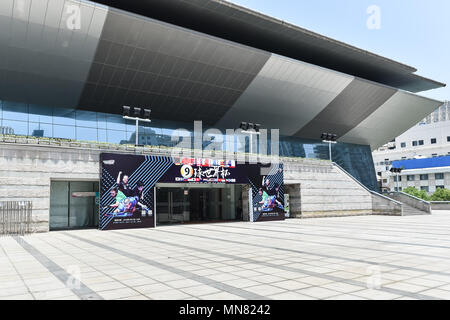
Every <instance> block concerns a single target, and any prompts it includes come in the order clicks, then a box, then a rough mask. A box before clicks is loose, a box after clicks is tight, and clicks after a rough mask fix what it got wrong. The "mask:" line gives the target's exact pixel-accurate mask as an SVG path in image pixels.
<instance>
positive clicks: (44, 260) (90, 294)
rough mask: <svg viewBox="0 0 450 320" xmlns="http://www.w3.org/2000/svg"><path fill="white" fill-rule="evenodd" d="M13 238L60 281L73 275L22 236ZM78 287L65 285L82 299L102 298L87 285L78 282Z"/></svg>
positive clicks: (65, 281)
mask: <svg viewBox="0 0 450 320" xmlns="http://www.w3.org/2000/svg"><path fill="white" fill-rule="evenodd" d="M13 238H14V240H16V242H17V243H18V244H19V245H20V246H21V247H22V248H24V249H25V250H26V251H27V252H28V253H29V254H31V255H32V256H33V257H34V258H35V259H36V260H37V261H38V262H39V263H40V264H41V265H43V266H44V267H45V268H46V269H47V270H48V271H49V272H50V273H52V274H53V275H54V276H55V277H56V278H58V279H59V280H60V281H61V282H62V283H64V284H66V286H67V280H68V279H69V278H71V277H73V276H72V275H71V274H69V273H68V272H67V271H66V270H64V268H62V267H60V266H59V265H57V264H56V263H55V262H53V261H52V260H50V259H49V258H48V257H47V256H46V255H44V254H43V253H41V252H40V251H39V250H37V249H36V248H35V247H33V246H32V245H31V244H29V243H28V242H26V241H25V239H24V238H23V237H19V238H17V237H13ZM78 287H79V288H77V286H73V287H72V286H67V288H69V289H70V290H71V291H72V292H73V293H74V294H75V295H77V296H78V297H79V298H80V299H82V300H103V298H102V297H100V296H99V295H98V294H97V293H95V292H94V291H93V290H91V289H90V288H89V287H88V286H86V285H85V284H83V283H82V282H81V281H80V282H79V286H78Z"/></svg>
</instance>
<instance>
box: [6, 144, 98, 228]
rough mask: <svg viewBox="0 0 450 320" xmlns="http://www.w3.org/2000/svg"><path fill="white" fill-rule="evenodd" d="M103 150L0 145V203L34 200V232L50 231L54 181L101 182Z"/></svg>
mask: <svg viewBox="0 0 450 320" xmlns="http://www.w3.org/2000/svg"><path fill="white" fill-rule="evenodd" d="M99 154H100V151H95V150H82V149H70V148H61V147H58V148H55V147H51V146H48V147H42V146H21V145H17V144H0V201H26V200H28V201H32V202H33V220H34V221H35V230H36V231H38V232H43V231H48V228H49V210H50V181H51V180H58V179H59V180H80V181H82V180H86V181H88V180H99Z"/></svg>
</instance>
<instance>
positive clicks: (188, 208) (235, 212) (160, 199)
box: [156, 183, 242, 225]
mask: <svg viewBox="0 0 450 320" xmlns="http://www.w3.org/2000/svg"><path fill="white" fill-rule="evenodd" d="M218 221H242V185H226V184H198V185H195V184H189V185H187V184H163V183H162V184H157V186H156V223H157V225H163V224H174V223H202V222H218Z"/></svg>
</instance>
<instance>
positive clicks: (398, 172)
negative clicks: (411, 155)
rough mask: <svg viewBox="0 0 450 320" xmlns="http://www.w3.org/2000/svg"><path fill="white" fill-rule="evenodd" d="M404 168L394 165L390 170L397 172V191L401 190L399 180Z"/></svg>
mask: <svg viewBox="0 0 450 320" xmlns="http://www.w3.org/2000/svg"><path fill="white" fill-rule="evenodd" d="M402 170H403V168H394V167H392V168H391V169H390V170H389V171H390V172H392V173H395V174H396V185H397V187H396V189H397V190H396V191H397V192H399V191H400V189H399V188H398V180H399V174H400V173H401V172H402Z"/></svg>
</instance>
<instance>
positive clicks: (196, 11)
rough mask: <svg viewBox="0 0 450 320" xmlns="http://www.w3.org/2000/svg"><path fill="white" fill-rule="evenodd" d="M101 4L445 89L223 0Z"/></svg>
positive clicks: (415, 86)
mask: <svg viewBox="0 0 450 320" xmlns="http://www.w3.org/2000/svg"><path fill="white" fill-rule="evenodd" d="M96 2H99V3H104V4H107V5H110V6H113V7H117V8H120V9H123V10H127V11H130V12H134V13H137V14H140V15H143V16H147V17H151V18H154V19H158V20H161V21H165V22H169V23H171V24H175V25H178V26H182V27H185V28H188V29H191V30H196V31H199V32H202V33H206V34H210V35H213V36H216V37H219V38H223V39H228V40H230V41H234V42H237V43H241V44H245V45H247V46H250V47H254V48H259V49H261V50H264V51H268V52H273V53H276V54H279V55H282V56H285V57H290V58H293V59H297V60H301V61H304V62H309V63H311V64H315V65H318V66H322V67H325V68H328V69H332V70H336V71H340V72H343V73H347V74H350V75H353V76H357V77H360V78H364V79H367V80H371V81H375V82H379V83H382V84H386V85H388V86H392V87H396V88H399V89H403V90H407V91H411V92H420V91H425V90H429V89H434V88H439V87H442V86H445V84H443V83H440V82H437V81H434V80H430V79H426V78H423V77H421V76H419V75H416V74H414V72H416V71H417V69H415V68H414V67H411V66H407V65H405V64H402V63H400V62H396V61H393V60H391V59H388V58H385V57H382V56H379V55H376V54H374V53H371V52H368V51H365V50H362V49H359V48H356V47H354V46H351V45H349V44H346V43H343V42H340V41H337V40H334V39H331V38H328V37H325V36H323V35H320V34H317V33H315V32H312V31H309V30H306V29H304V28H300V27H298V26H296V25H293V24H290V23H287V22H285V21H281V20H278V19H275V18H273V17H270V16H267V15H263V14H261V13H259V12H255V11H252V10H250V9H247V8H244V7H241V6H238V5H235V4H233V3H230V2H227V1H223V0H96ZM280 5H282V3H280Z"/></svg>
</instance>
